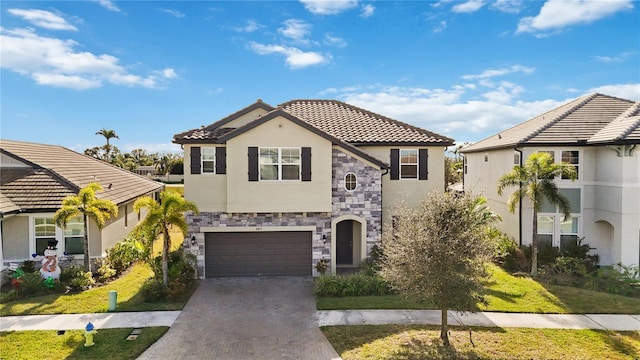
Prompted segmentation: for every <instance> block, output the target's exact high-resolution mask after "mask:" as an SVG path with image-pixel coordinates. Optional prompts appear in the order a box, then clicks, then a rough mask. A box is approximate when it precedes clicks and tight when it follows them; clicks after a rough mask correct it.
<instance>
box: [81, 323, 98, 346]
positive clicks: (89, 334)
mask: <svg viewBox="0 0 640 360" xmlns="http://www.w3.org/2000/svg"><path fill="white" fill-rule="evenodd" d="M97 333H98V332H97V331H96V330H94V329H93V324H92V323H91V322H89V323H88V324H87V326H86V327H85V328H84V339H85V342H84V347H89V346H93V345H95V343H94V342H93V334H97Z"/></svg>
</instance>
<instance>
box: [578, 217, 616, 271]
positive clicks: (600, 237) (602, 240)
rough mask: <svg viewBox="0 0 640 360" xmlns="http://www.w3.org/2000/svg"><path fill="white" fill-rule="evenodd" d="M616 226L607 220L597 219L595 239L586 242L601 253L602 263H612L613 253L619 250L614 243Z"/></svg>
mask: <svg viewBox="0 0 640 360" xmlns="http://www.w3.org/2000/svg"><path fill="white" fill-rule="evenodd" d="M614 232H615V230H614V227H613V225H611V223H609V222H608V221H606V220H600V221H596V226H595V234H593V239H587V240H586V242H587V243H588V244H589V245H590V246H591V247H593V248H595V249H596V252H597V253H598V254H599V255H600V264H601V265H612V264H613V261H614V259H613V254H614V253H615V252H616V251H617V250H619V249H616V248H615V244H614V235H615V234H614Z"/></svg>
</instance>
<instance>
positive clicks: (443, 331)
mask: <svg viewBox="0 0 640 360" xmlns="http://www.w3.org/2000/svg"><path fill="white" fill-rule="evenodd" d="M440 312H441V313H440V316H441V320H440V339H442V343H443V344H444V346H449V326H448V320H447V315H448V314H447V309H446V308H443V309H441V310H440Z"/></svg>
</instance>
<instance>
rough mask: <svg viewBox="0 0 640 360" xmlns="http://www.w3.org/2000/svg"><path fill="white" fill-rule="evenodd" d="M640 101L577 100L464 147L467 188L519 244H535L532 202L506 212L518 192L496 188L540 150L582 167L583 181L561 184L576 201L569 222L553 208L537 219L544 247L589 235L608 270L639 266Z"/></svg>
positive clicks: (546, 208) (546, 207)
mask: <svg viewBox="0 0 640 360" xmlns="http://www.w3.org/2000/svg"><path fill="white" fill-rule="evenodd" d="M639 144H640V102H634V101H631V100H625V99H620V98H616V97H612V96H607V95H603V94H591V95H587V96H583V97H580V98H577V99H575V100H573V101H570V102H568V103H566V104H564V105H562V106H560V107H558V108H555V109H552V110H549V111H548V112H546V113H544V114H540V115H538V116H536V117H534V118H532V119H530V120H528V121H525V122H523V123H521V124H519V125H516V126H514V127H512V128H510V129H507V130H504V131H502V132H500V133H498V134H495V135H492V136H490V137H488V138H486V139H484V140H482V141H479V142H477V143H474V144H472V145H470V146H467V147H465V148H464V149H462V151H461V152H462V153H463V154H464V158H465V164H464V190H465V191H466V192H473V193H482V194H483V195H484V196H485V197H487V199H488V205H489V206H491V208H492V209H493V210H494V211H495V212H497V213H499V214H500V215H501V216H502V218H503V221H502V222H501V223H500V224H499V225H498V226H499V228H500V229H501V230H502V231H504V232H506V233H507V234H508V235H509V236H510V237H513V238H514V239H516V241H517V242H518V243H520V244H524V245H527V244H530V243H531V237H532V216H533V215H532V208H531V204H530V203H529V202H528V201H527V200H525V201H522V202H521V205H520V206H519V208H518V209H517V210H516V211H515V213H513V214H512V213H510V212H509V211H508V210H507V205H506V204H507V199H508V196H509V194H510V193H512V192H513V190H515V189H512V191H509V189H506V191H505V193H504V195H503V196H498V194H497V192H496V185H497V182H498V179H499V178H500V176H502V175H503V174H505V173H507V172H509V171H510V170H511V169H512V167H513V166H514V165H521V164H522V163H523V162H524V161H525V160H526V158H527V157H528V156H529V155H530V154H532V153H534V152H540V151H544V152H549V153H551V154H553V156H554V158H555V161H556V162H560V161H563V162H567V163H569V164H571V165H573V166H575V167H576V170H577V173H578V179H577V180H576V181H571V180H568V179H556V182H557V185H558V187H559V188H560V191H561V192H562V193H563V194H564V195H565V196H567V197H568V198H569V200H570V202H571V217H570V218H569V219H567V220H566V221H564V219H563V216H562V214H561V213H559V212H558V209H556V208H555V207H554V206H549V204H547V205H544V206H543V208H542V209H541V212H540V213H539V214H538V235H539V239H540V244H541V245H543V244H545V243H547V244H552V245H553V246H562V244H563V242H564V241H570V240H573V239H576V238H581V237H584V238H585V240H584V242H585V243H588V244H589V245H591V246H592V247H594V248H595V250H594V252H596V253H597V254H599V255H600V264H601V265H613V264H617V263H618V262H621V263H623V264H625V265H631V264H635V265H638V264H640V149H639V148H638V145H639Z"/></svg>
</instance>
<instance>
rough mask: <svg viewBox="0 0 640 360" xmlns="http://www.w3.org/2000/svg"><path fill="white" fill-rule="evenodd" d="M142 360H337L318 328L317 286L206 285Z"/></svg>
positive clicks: (267, 281)
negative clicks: (315, 288) (315, 294)
mask: <svg viewBox="0 0 640 360" xmlns="http://www.w3.org/2000/svg"><path fill="white" fill-rule="evenodd" d="M139 359H220V360H231V359H238V360H250V359H265V360H268V359H295V360H302V359H305V360H329V359H339V356H338V354H337V353H336V351H335V350H334V349H333V347H332V346H331V344H329V341H327V339H326V338H325V337H324V335H323V334H322V332H321V331H320V329H319V328H318V321H317V315H316V308H315V298H314V295H313V280H312V279H311V278H310V277H309V278H304V277H272V278H221V279H207V280H203V281H202V282H201V284H200V286H199V287H198V289H197V290H196V292H195V293H194V294H193V296H192V297H191V299H190V300H189V302H188V303H187V305H186V306H185V308H184V310H183V311H182V313H181V314H180V316H179V317H178V318H177V319H176V322H175V323H174V325H173V326H172V327H171V328H170V329H169V331H168V332H167V333H166V334H165V335H164V336H163V337H162V338H161V339H160V340H158V342H156V343H155V344H153V345H152V346H151V347H150V348H149V349H147V351H145V352H144V353H143V354H142V355H141V356H140V357H139Z"/></svg>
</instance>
